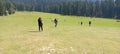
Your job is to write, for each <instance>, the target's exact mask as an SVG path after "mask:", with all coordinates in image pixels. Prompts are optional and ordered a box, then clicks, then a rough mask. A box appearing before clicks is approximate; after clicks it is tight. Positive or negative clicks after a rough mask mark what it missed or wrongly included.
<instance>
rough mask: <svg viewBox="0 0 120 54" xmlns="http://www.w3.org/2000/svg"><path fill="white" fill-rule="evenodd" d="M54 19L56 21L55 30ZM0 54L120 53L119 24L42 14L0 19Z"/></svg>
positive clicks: (22, 13)
mask: <svg viewBox="0 0 120 54" xmlns="http://www.w3.org/2000/svg"><path fill="white" fill-rule="evenodd" d="M38 17H41V18H42V20H43V25H44V26H43V27H44V31H42V32H39V31H38V24H37V19H38ZM54 18H57V19H58V21H59V23H58V27H56V28H55V27H54V23H53V20H54ZM81 21H82V22H83V25H82V26H81V25H80V22H81ZM89 21H92V26H91V27H89V26H88V22H89ZM0 54H120V22H116V20H113V19H103V18H94V17H93V18H90V17H82V16H67V15H60V14H51V13H43V12H16V13H15V14H14V15H10V16H0Z"/></svg>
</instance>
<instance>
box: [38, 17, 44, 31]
mask: <svg viewBox="0 0 120 54" xmlns="http://www.w3.org/2000/svg"><path fill="white" fill-rule="evenodd" d="M38 27H39V31H43V23H42V19H41V17H39V18H38Z"/></svg>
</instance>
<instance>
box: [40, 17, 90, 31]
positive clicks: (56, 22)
mask: <svg viewBox="0 0 120 54" xmlns="http://www.w3.org/2000/svg"><path fill="white" fill-rule="evenodd" d="M54 24H55V27H57V25H58V20H57V19H56V18H55V19H54ZM82 24H83V22H82V21H81V25H82ZM89 26H91V21H89ZM38 27H39V31H43V23H42V19H41V17H39V18H38Z"/></svg>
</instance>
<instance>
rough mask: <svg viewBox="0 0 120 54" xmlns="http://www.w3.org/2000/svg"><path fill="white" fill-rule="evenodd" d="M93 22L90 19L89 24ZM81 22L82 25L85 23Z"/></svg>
mask: <svg viewBox="0 0 120 54" xmlns="http://www.w3.org/2000/svg"><path fill="white" fill-rule="evenodd" d="M91 23H92V22H91V21H89V26H91ZM80 24H81V25H83V22H82V21H81V23H80Z"/></svg>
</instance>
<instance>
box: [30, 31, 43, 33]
mask: <svg viewBox="0 0 120 54" xmlns="http://www.w3.org/2000/svg"><path fill="white" fill-rule="evenodd" d="M28 32H34V33H37V32H42V31H28Z"/></svg>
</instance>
